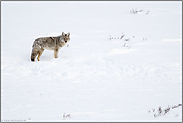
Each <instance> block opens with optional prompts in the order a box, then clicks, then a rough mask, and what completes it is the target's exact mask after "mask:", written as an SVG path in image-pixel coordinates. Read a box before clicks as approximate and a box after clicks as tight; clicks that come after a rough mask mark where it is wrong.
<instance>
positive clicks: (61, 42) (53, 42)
mask: <svg viewBox="0 0 183 123" xmlns="http://www.w3.org/2000/svg"><path fill="white" fill-rule="evenodd" d="M69 40H70V33H69V32H68V33H67V34H65V33H64V32H62V35H60V36H57V37H42V38H37V39H36V40H35V41H34V43H33V45H32V53H31V61H35V58H36V56H37V55H38V57H37V60H38V61H40V56H41V55H42V53H43V51H44V50H45V49H47V50H54V57H55V58H58V51H59V49H60V48H62V47H63V46H65V45H66V43H67V42H68V41H69Z"/></svg>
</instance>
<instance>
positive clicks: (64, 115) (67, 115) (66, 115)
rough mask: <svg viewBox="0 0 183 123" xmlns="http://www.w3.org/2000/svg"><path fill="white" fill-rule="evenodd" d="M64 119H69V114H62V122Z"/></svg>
mask: <svg viewBox="0 0 183 123" xmlns="http://www.w3.org/2000/svg"><path fill="white" fill-rule="evenodd" d="M66 118H71V114H65V113H64V114H63V120H65V119H66Z"/></svg>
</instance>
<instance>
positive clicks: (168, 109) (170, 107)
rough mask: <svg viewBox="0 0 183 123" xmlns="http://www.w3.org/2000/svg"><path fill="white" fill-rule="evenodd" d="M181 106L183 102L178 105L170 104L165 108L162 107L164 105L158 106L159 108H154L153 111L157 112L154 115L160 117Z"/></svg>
mask: <svg viewBox="0 0 183 123" xmlns="http://www.w3.org/2000/svg"><path fill="white" fill-rule="evenodd" d="M179 106H182V104H178V105H174V106H168V107H167V108H165V109H162V107H158V109H157V110H155V109H152V112H155V114H154V117H159V116H162V115H165V114H167V113H168V112H169V111H170V110H171V109H174V108H177V107H179ZM148 112H149V113H150V112H151V111H148ZM177 116H178V114H176V115H175V117H177Z"/></svg>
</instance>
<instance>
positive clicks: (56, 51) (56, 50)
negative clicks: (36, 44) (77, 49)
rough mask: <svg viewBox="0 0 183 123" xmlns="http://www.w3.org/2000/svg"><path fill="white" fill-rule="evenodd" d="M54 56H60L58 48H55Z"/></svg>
mask: <svg viewBox="0 0 183 123" xmlns="http://www.w3.org/2000/svg"><path fill="white" fill-rule="evenodd" d="M54 57H55V58H58V49H55V50H54Z"/></svg>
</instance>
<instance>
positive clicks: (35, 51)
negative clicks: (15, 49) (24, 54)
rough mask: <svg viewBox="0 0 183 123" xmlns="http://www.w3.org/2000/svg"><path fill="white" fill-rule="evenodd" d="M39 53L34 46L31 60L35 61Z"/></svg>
mask: <svg viewBox="0 0 183 123" xmlns="http://www.w3.org/2000/svg"><path fill="white" fill-rule="evenodd" d="M37 54H38V50H36V49H34V48H33V49H32V53H31V61H35V58H36V56H37Z"/></svg>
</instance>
